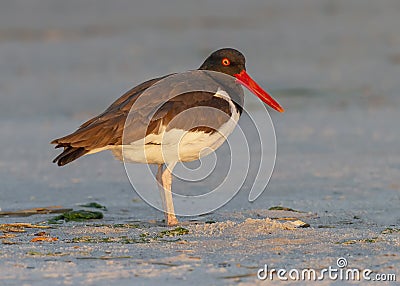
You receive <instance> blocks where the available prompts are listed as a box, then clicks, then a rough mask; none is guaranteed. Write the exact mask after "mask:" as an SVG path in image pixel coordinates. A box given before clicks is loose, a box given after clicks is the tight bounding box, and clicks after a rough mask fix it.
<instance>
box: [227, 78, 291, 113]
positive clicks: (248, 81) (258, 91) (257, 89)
mask: <svg viewBox="0 0 400 286" xmlns="http://www.w3.org/2000/svg"><path fill="white" fill-rule="evenodd" d="M235 77H236V79H237V81H238V82H239V83H241V84H242V85H244V86H245V87H247V88H248V89H249V90H250V91H251V92H252V93H254V94H255V95H257V96H258V97H259V98H260V99H261V100H262V101H263V102H265V103H266V104H268V105H269V106H271V107H272V108H273V109H275V110H277V111H279V112H284V111H285V110H284V109H283V108H282V106H280V105H279V103H278V102H277V101H276V100H275V99H273V98H272V96H270V95H269V94H268V93H267V92H266V91H265V90H263V89H262V88H261V86H259V85H258V84H257V83H256V82H255V81H254V80H253V79H252V78H251V77H250V76H249V75H248V74H247V72H246V71H245V70H242V71H241V72H240V73H238V74H235Z"/></svg>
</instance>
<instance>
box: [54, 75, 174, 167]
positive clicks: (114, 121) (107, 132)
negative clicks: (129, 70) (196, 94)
mask: <svg viewBox="0 0 400 286" xmlns="http://www.w3.org/2000/svg"><path fill="white" fill-rule="evenodd" d="M165 77H166V76H164V77H159V78H155V79H151V80H149V81H146V82H144V83H142V84H140V85H138V86H136V87H134V88H132V89H131V90H129V91H128V92H126V93H125V94H124V95H122V96H121V97H120V98H118V99H117V100H116V101H114V102H113V103H112V104H111V105H110V106H109V107H108V108H107V109H106V110H105V111H104V112H103V113H101V114H100V115H98V116H96V117H94V118H92V119H90V120H88V121H86V122H85V123H83V124H82V125H81V126H80V127H79V128H78V130H76V131H75V132H74V133H71V134H69V135H67V136H64V137H61V138H58V139H55V140H53V141H51V144H57V145H56V148H60V147H64V151H63V152H62V153H61V154H60V155H58V156H57V157H56V158H55V159H54V160H53V163H58V165H59V166H63V165H65V164H68V163H70V162H72V161H74V160H75V159H77V158H79V157H81V156H83V155H85V154H87V153H88V152H90V151H91V150H93V149H96V148H101V147H105V146H107V145H112V144H115V143H117V142H118V138H121V137H122V130H123V124H124V121H125V118H126V116H127V113H128V112H129V109H130V107H131V106H132V105H133V104H134V102H135V101H136V99H137V97H138V96H139V95H140V94H142V93H143V92H144V91H145V90H146V89H147V88H149V87H150V86H152V85H153V84H154V83H156V82H158V81H159V80H161V79H163V78H165Z"/></svg>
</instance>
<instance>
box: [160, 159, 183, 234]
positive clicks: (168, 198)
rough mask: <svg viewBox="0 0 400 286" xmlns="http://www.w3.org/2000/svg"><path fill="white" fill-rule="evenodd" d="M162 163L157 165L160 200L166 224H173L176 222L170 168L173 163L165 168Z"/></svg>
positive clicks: (172, 166)
mask: <svg viewBox="0 0 400 286" xmlns="http://www.w3.org/2000/svg"><path fill="white" fill-rule="evenodd" d="M163 167H164V165H158V172H157V181H158V183H159V188H160V194H161V200H162V204H163V209H164V215H165V223H166V224H167V225H168V226H173V225H177V224H178V219H177V218H176V216H175V210H174V203H173V201H172V192H171V186H172V169H173V168H174V167H175V164H171V165H170V166H169V168H168V167H167V168H165V170H164V171H163V169H164V168H163Z"/></svg>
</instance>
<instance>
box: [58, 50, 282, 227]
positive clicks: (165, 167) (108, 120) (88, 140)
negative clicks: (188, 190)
mask: <svg viewBox="0 0 400 286" xmlns="http://www.w3.org/2000/svg"><path fill="white" fill-rule="evenodd" d="M245 64H246V60H245V57H244V55H243V54H242V53H241V52H239V51H238V50H236V49H234V48H222V49H218V50H216V51H214V52H212V53H211V54H210V55H209V56H208V57H207V58H206V60H205V61H204V62H203V64H202V65H201V66H200V67H199V68H198V69H196V70H192V71H188V72H184V73H174V74H169V75H165V76H161V77H157V78H154V79H150V80H148V81H145V82H143V83H141V84H139V85H137V86H135V87H133V88H132V89H130V90H129V91H127V92H126V93H125V94H123V95H122V96H121V97H120V98H118V99H117V100H116V101H114V102H113V103H112V104H111V105H110V106H109V107H108V108H107V109H105V111H104V112H102V113H101V114H99V115H98V116H95V117H93V118H91V119H89V120H88V121H86V122H84V123H83V124H82V125H81V126H80V127H79V128H78V129H77V130H76V131H75V132H73V133H71V134H69V135H66V136H64V137H61V138H57V139H55V140H53V141H51V142H50V143H51V144H55V148H63V151H62V153H61V154H59V155H58V156H57V157H56V158H55V159H54V160H53V163H57V165H58V166H64V165H66V164H69V163H71V162H72V161H74V160H76V159H78V158H80V157H82V156H84V155H88V154H94V153H98V152H101V151H104V150H111V152H112V153H113V154H114V156H115V157H116V159H118V160H122V161H127V162H133V163H144V164H156V165H157V166H158V169H157V174H156V179H157V182H158V187H159V189H160V194H161V199H162V200H161V201H162V205H163V211H164V216H165V223H166V225H167V226H174V225H177V224H178V223H179V222H178V219H177V218H176V214H175V210H174V205H173V200H172V176H173V169H174V167H175V165H176V164H177V163H178V162H189V161H194V160H198V159H199V158H200V157H203V156H206V155H208V154H210V153H211V152H213V151H215V150H216V149H217V148H218V147H219V146H221V145H222V143H223V142H224V141H225V140H226V138H227V137H228V136H229V134H230V133H231V132H232V131H233V130H234V128H235V126H236V125H237V123H238V120H239V118H240V115H241V114H242V111H243V102H244V90H243V86H244V87H246V88H247V89H249V90H250V91H251V92H252V93H253V94H255V95H256V96H258V97H259V98H260V99H261V100H262V101H263V102H264V103H266V104H267V105H269V106H270V107H271V108H273V109H275V110H276V111H278V112H284V109H283V108H282V107H281V105H280V104H279V103H278V102H277V101H276V100H275V99H274V98H272V97H271V95H269V93H267V92H266V91H265V90H264V89H262V88H261V87H260V86H259V85H258V84H257V83H256V82H255V81H254V80H253V79H252V78H251V77H250V76H249V75H248V73H247V71H246V66H245ZM166 81H167V84H163V83H165V82H166ZM199 87H202V89H199Z"/></svg>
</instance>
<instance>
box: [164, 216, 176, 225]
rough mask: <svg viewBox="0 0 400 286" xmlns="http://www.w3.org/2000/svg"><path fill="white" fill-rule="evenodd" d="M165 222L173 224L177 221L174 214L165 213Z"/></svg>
mask: <svg viewBox="0 0 400 286" xmlns="http://www.w3.org/2000/svg"><path fill="white" fill-rule="evenodd" d="M165 223H166V224H167V226H175V225H177V224H178V223H179V222H178V219H177V218H176V216H175V215H174V214H170V213H165Z"/></svg>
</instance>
